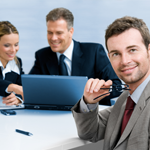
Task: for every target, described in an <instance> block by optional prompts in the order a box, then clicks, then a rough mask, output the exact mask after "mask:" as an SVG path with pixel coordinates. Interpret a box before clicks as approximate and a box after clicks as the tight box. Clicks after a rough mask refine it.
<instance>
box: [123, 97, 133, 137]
mask: <svg viewBox="0 0 150 150" xmlns="http://www.w3.org/2000/svg"><path fill="white" fill-rule="evenodd" d="M134 106H135V103H134V101H133V100H132V99H131V97H130V96H129V97H128V99H127V103H126V108H125V112H124V116H123V120H122V127H121V135H122V133H123V131H124V129H125V127H126V125H127V123H128V121H129V119H130V116H131V114H132V112H133V109H134Z"/></svg>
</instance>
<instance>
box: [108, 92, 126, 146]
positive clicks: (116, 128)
mask: <svg viewBox="0 0 150 150" xmlns="http://www.w3.org/2000/svg"><path fill="white" fill-rule="evenodd" d="M127 96H128V91H125V92H124V93H123V94H122V95H121V96H120V97H119V98H118V100H117V102H116V103H120V104H119V105H117V106H118V107H121V108H114V113H116V115H115V116H116V117H115V118H113V122H115V124H114V128H113V132H112V135H111V139H110V147H115V145H116V144H117V142H118V140H119V139H118V138H119V136H120V127H121V124H122V116H123V114H124V110H125V105H126V99H127ZM119 109H120V110H121V111H120V110H119ZM118 111H120V112H118ZM118 114H119V115H118Z"/></svg>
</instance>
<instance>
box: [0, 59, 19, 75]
mask: <svg viewBox="0 0 150 150" xmlns="http://www.w3.org/2000/svg"><path fill="white" fill-rule="evenodd" d="M0 67H1V68H2V72H4V73H5V74H6V73H8V72H11V71H13V72H15V73H17V74H20V71H19V68H18V66H17V64H16V62H15V60H14V59H13V60H11V61H9V62H8V63H7V65H6V68H4V67H3V64H2V62H1V61H0Z"/></svg>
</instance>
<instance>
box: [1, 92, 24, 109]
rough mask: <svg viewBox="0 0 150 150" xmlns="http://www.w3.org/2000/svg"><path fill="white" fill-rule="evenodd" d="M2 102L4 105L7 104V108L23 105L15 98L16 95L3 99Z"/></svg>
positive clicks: (12, 94)
mask: <svg viewBox="0 0 150 150" xmlns="http://www.w3.org/2000/svg"><path fill="white" fill-rule="evenodd" d="M2 100H3V104H6V105H7V106H11V105H18V104H19V103H21V101H20V100H19V99H18V98H17V97H16V96H15V94H14V93H11V94H10V95H9V96H7V97H3V98H2Z"/></svg>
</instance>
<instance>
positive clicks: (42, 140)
mask: <svg viewBox="0 0 150 150" xmlns="http://www.w3.org/2000/svg"><path fill="white" fill-rule="evenodd" d="M106 107H107V106H101V109H104V108H106ZM15 111H16V112H17V115H15V116H4V115H2V114H1V113H0V150H48V149H49V150H67V149H71V148H74V147H78V146H82V145H84V144H87V143H89V142H87V141H83V140H81V139H79V138H78V135H77V129H76V126H75V122H74V119H73V116H72V113H71V111H50V110H27V109H21V110H15ZM15 129H20V130H24V131H28V132H31V133H32V134H33V136H26V135H23V134H20V133H17V132H15Z"/></svg>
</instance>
